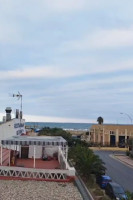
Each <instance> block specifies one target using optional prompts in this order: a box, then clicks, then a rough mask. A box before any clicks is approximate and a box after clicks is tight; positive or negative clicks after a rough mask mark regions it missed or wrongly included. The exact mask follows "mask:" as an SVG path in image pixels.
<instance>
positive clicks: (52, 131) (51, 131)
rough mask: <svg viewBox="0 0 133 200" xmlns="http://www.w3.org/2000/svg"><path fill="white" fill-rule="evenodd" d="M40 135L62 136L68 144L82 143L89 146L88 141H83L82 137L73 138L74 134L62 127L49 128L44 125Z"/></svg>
mask: <svg viewBox="0 0 133 200" xmlns="http://www.w3.org/2000/svg"><path fill="white" fill-rule="evenodd" d="M38 135H39V136H43V135H45V136H62V137H63V138H64V139H65V140H67V142H68V146H73V145H75V144H80V145H81V146H88V143H87V142H85V141H82V140H80V139H74V138H72V135H71V134H70V133H69V132H67V131H65V130H63V129H61V128H49V127H44V128H43V129H41V130H40V131H39V134H38Z"/></svg>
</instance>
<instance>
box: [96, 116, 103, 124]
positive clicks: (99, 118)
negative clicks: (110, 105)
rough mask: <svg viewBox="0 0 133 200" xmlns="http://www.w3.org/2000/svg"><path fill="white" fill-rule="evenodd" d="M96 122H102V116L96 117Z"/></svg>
mask: <svg viewBox="0 0 133 200" xmlns="http://www.w3.org/2000/svg"><path fill="white" fill-rule="evenodd" d="M97 122H98V124H103V118H102V117H101V116H100V117H98V118H97Z"/></svg>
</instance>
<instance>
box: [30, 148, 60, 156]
mask: <svg viewBox="0 0 133 200" xmlns="http://www.w3.org/2000/svg"><path fill="white" fill-rule="evenodd" d="M35 148H36V156H35V157H36V158H42V156H43V155H42V146H35ZM55 152H58V147H54V146H45V149H44V155H47V156H53V154H54V153H55ZM33 157H34V146H32V145H30V146H29V158H33Z"/></svg>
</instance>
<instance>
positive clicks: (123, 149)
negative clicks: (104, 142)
mask: <svg viewBox="0 0 133 200" xmlns="http://www.w3.org/2000/svg"><path fill="white" fill-rule="evenodd" d="M89 149H92V150H94V151H96V150H101V151H124V152H125V151H127V150H128V148H119V147H89Z"/></svg>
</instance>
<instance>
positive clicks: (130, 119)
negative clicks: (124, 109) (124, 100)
mask: <svg viewBox="0 0 133 200" xmlns="http://www.w3.org/2000/svg"><path fill="white" fill-rule="evenodd" d="M120 114H121V115H123V114H124V115H126V116H127V117H128V118H129V119H130V121H131V124H132V118H131V116H130V115H129V114H127V113H120Z"/></svg>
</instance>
